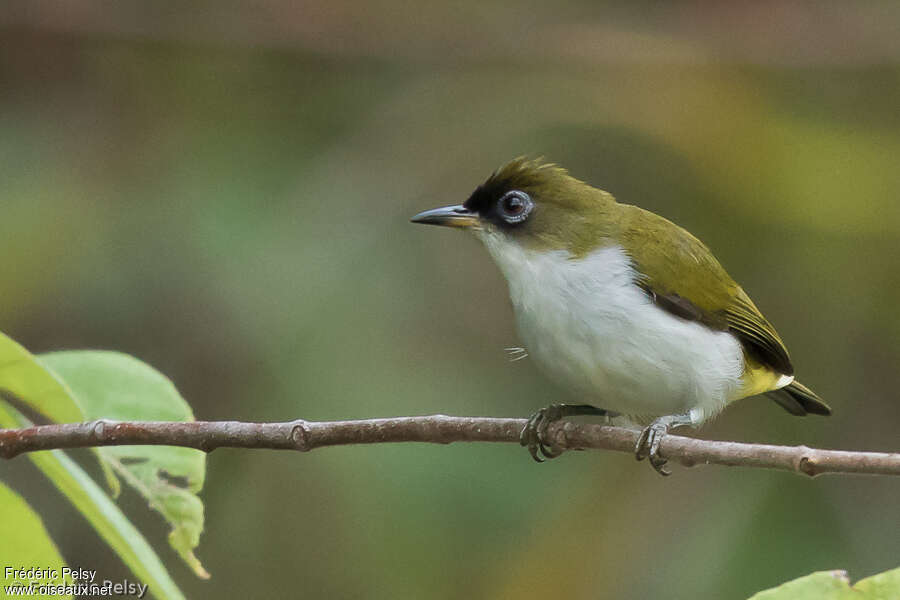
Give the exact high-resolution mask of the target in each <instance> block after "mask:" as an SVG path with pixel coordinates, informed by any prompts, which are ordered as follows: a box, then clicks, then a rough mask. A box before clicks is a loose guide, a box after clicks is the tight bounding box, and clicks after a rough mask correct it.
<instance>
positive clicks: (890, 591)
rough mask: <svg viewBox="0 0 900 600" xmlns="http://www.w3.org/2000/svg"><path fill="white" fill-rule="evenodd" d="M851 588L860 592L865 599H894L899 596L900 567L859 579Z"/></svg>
mask: <svg viewBox="0 0 900 600" xmlns="http://www.w3.org/2000/svg"><path fill="white" fill-rule="evenodd" d="M853 589H854V590H856V591H858V592H862V593H863V598H865V599H866V600H896V599H897V598H900V567H898V568H896V569H891V570H890V571H885V572H884V573H879V574H878V575H872V576H871V577H866V578H865V579H861V580H860V581H858V582H856V585H854V586H853Z"/></svg>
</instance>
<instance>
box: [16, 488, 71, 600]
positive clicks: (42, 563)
mask: <svg viewBox="0 0 900 600" xmlns="http://www.w3.org/2000/svg"><path fill="white" fill-rule="evenodd" d="M0 514H2V515H3V543H2V544H0V566H3V567H7V566H8V567H13V568H20V567H21V568H30V567H40V568H41V569H56V570H57V572H59V573H60V576H59V577H58V578H49V577H38V578H36V579H33V580H32V579H29V580H24V579H21V578H14V577H13V578H9V579H7V578H6V576H5V573H4V576H3V577H0V581H2V582H3V584H4V585H10V584H15V583H22V584H27V583H36V584H54V585H71V584H72V578H71V577H68V576H65V577H63V576H62V573H61V571H60V569H62V567H64V566H65V562H64V561H63V559H62V557H61V556H60V555H59V550H57V549H56V544H54V543H53V540H52V539H50V535H49V534H48V533H47V530H46V529H45V528H44V523H43V521H41V517H40V516H38V514H37V513H36V512H34V511H33V510H32V509H31V507H30V506H28V503H27V502H25V500H24V499H23V498H22V497H21V496H19V495H18V494H17V493H15V492H14V491H12V490H11V489H9V488H8V487H6V486H5V485H3V484H2V483H0ZM58 597H60V598H71V597H72V596H70V595H66V596H58Z"/></svg>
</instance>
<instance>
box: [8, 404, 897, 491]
mask: <svg viewBox="0 0 900 600" xmlns="http://www.w3.org/2000/svg"><path fill="white" fill-rule="evenodd" d="M524 426H525V419H495V418H486V417H448V416H445V415H431V416H423V417H396V418H390V419H366V420H357V421H323V422H315V421H303V420H297V421H288V422H284V423H242V422H237V421H194V422H189V423H181V422H161V421H155V422H116V421H105V420H101V421H93V422H90V423H70V424H58V425H37V426H34V427H27V428H24V429H0V456H2V457H4V458H13V457H15V456H17V455H19V454H22V453H23V452H35V451H38V450H51V449H56V448H84V447H90V446H129V445H162V446H184V447H187V448H196V449H197V450H202V451H204V452H211V451H212V450H215V449H216V448H258V449H272V450H299V451H301V452H306V451H309V450H313V449H315V448H321V447H324V446H339V445H346V444H381V443H387V442H431V443H437V444H449V443H451V442H518V441H519V432H520V431H521V430H522V428H523V427H524ZM637 436H638V432H637V431H634V430H631V429H624V428H621V427H611V426H608V425H589V424H579V423H573V422H558V423H554V424H552V425H551V426H550V429H549V438H550V440H551V441H552V443H553V445H554V446H555V447H557V448H559V449H562V450H565V449H576V448H597V449H604V450H614V451H617V452H633V449H634V444H635V442H636V441H637ZM660 454H661V455H662V456H663V457H664V458H667V459H669V460H671V461H674V462H679V463H681V464H683V465H686V466H693V465H698V464H718V465H726V466H740V467H758V468H766V469H780V470H785V471H794V472H797V473H803V474H805V475H810V476H814V475H819V474H821V473H866V474H870V475H900V454H897V453H881V452H850V451H843V450H818V449H814V448H807V447H806V446H770V445H764V444H744V443H738V442H717V441H707V440H698V439H694V438H687V437H682V436H676V435H667V436H666V437H665V438H664V439H663V441H662V445H661V447H660Z"/></svg>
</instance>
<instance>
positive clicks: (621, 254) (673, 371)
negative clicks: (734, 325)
mask: <svg viewBox="0 0 900 600" xmlns="http://www.w3.org/2000/svg"><path fill="white" fill-rule="evenodd" d="M482 238H483V240H484V242H485V244H486V245H487V247H488V250H489V251H490V252H491V254H492V255H493V257H494V260H495V261H496V262H497V264H498V265H499V266H500V269H501V270H502V271H503V273H504V275H505V276H506V279H507V281H508V282H509V289H510V297H511V299H512V303H513V308H514V310H515V314H516V321H517V323H518V328H519V335H520V336H521V338H522V341H523V343H524V344H525V346H526V348H527V349H528V352H529V354H530V355H531V356H533V357H534V358H535V359H536V360H537V362H538V363H539V365H540V366H541V367H542V368H543V369H544V370H545V371H546V373H547V374H548V375H549V376H550V377H551V378H552V379H554V380H556V381H557V382H558V383H560V384H562V385H563V386H565V387H567V388H569V389H570V390H572V391H573V392H575V393H576V394H577V395H578V396H579V399H578V400H579V401H580V402H586V403H589V404H594V405H596V406H599V407H601V408H606V409H609V410H614V411H616V412H620V413H622V414H624V415H629V416H632V417H635V418H636V420H639V421H645V420H646V419H648V418H651V417H657V416H662V415H672V414H682V413H686V412H690V413H691V416H692V420H694V422H695V423H699V422H701V421H703V420H705V419H707V418H709V417H711V416H712V415H714V414H715V413H717V412H718V411H720V410H721V409H722V408H724V406H725V404H726V403H727V402H728V401H729V400H731V399H732V398H734V397H735V395H736V391H737V390H738V389H739V387H740V385H741V375H742V373H743V370H744V359H743V352H742V350H741V346H740V343H739V342H738V340H737V339H736V338H735V337H734V336H732V335H731V334H730V333H727V332H716V331H712V330H710V329H708V328H707V327H705V326H704V325H701V324H699V323H696V322H691V321H686V320H684V319H680V318H678V317H675V316H673V315H671V314H669V313H667V312H665V311H664V310H662V309H660V308H659V307H657V306H656V305H655V304H653V303H652V302H651V300H650V299H649V298H648V297H647V295H646V294H645V293H644V292H643V290H641V289H640V288H639V287H638V286H637V285H635V283H634V282H635V278H636V275H637V273H636V272H635V270H634V269H633V267H632V264H631V261H630V259H629V258H628V256H627V255H626V253H625V251H624V249H623V248H622V247H621V246H612V247H607V248H602V249H599V250H596V251H594V252H593V253H591V254H590V255H588V256H587V257H585V258H582V259H571V258H570V257H569V255H568V253H566V252H563V251H554V252H542V253H538V252H534V251H530V250H524V249H522V248H520V247H519V246H518V245H517V244H514V243H511V242H509V241H507V240H505V239H504V238H502V237H500V236H495V235H491V234H485V235H483V236H482Z"/></svg>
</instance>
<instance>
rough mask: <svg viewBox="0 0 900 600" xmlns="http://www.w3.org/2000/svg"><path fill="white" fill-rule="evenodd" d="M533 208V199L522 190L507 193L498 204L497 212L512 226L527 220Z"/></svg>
mask: <svg viewBox="0 0 900 600" xmlns="http://www.w3.org/2000/svg"><path fill="white" fill-rule="evenodd" d="M533 208H534V202H532V201H531V197H530V196H529V195H528V194H526V193H525V192H522V191H520V190H511V191H509V192H506V193H505V194H503V196H502V197H501V198H500V200H499V201H498V202H497V211H498V212H499V213H500V216H501V217H502V218H503V220H504V221H506V222H507V223H509V224H510V225H514V224H516V223H521V222H522V221H524V220H525V219H527V218H528V215H530V214H531V209H533Z"/></svg>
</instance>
